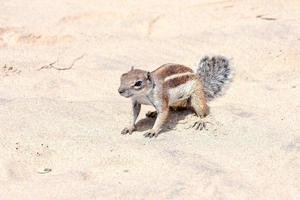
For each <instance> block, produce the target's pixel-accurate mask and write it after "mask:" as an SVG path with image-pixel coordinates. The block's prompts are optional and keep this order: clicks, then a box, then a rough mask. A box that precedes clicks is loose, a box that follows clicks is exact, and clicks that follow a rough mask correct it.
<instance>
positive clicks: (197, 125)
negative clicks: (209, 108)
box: [193, 121, 211, 131]
mask: <svg viewBox="0 0 300 200" xmlns="http://www.w3.org/2000/svg"><path fill="white" fill-rule="evenodd" d="M207 124H211V122H206V121H205V122H204V121H198V122H195V123H194V125H193V128H194V127H195V129H196V130H200V131H202V130H203V129H204V130H208V129H207Z"/></svg>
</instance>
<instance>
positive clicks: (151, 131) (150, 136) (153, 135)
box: [144, 129, 158, 138]
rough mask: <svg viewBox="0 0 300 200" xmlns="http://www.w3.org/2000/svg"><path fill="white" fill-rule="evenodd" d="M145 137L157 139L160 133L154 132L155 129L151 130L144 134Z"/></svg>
mask: <svg viewBox="0 0 300 200" xmlns="http://www.w3.org/2000/svg"><path fill="white" fill-rule="evenodd" d="M144 136H145V137H149V138H152V137H157V136H158V132H157V131H155V130H153V129H150V130H149V131H147V132H146V133H145V134H144Z"/></svg>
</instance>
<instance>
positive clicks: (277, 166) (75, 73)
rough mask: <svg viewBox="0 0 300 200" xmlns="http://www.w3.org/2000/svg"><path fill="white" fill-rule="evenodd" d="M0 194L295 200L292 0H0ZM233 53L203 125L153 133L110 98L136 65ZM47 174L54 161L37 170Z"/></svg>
mask: <svg viewBox="0 0 300 200" xmlns="http://www.w3.org/2000/svg"><path fill="white" fill-rule="evenodd" d="M0 10H1V12H0V199H1V200H14V199H18V200H19V199H22V200H23V199H24V200H27V199H28V200H33V199H34V200H35V199H38V200H41V199H43V200H44V199H46V200H50V199H51V200H53V199H55V200H56V199H57V200H69V199H70V200H71V199H72V200H77V199H85V200H86V199H130V200H132V199H147V200H148V199H201V200H202V199H230V200H232V199H238V200H241V199H284V200H286V199H289V200H298V199H300V123H299V121H300V115H299V112H300V101H299V99H300V91H299V89H300V66H299V65H300V2H299V1H298V0H288V1H286V0H272V1H269V0H253V1H250V0H249V1H246V0H245V1H237V0H224V1H222V0H220V1H218V0H215V1H209V0H199V1H196V0H186V1H181V0H173V1H172V3H170V1H162V0H154V1H146V0H140V1H134V0H131V1H117V0H112V1H104V0H98V1H96V0H86V1H83V0H81V1H79V0H51V1H46V0H45V1H39V0H30V1H29V0H10V1H4V0H2V1H0ZM206 54H209V55H210V54H221V55H225V56H227V57H228V58H230V59H231V62H232V65H233V66H234V68H235V78H234V81H233V82H232V84H231V85H230V87H229V88H228V90H227V91H226V93H225V95H224V96H222V97H220V98H218V99H216V100H214V101H212V102H210V103H209V105H210V107H211V115H210V116H209V117H208V120H210V121H211V122H213V125H212V126H211V127H210V129H209V131H201V132H199V131H194V130H192V129H186V127H188V126H190V125H191V124H192V123H193V120H195V116H194V115H193V114H192V113H189V112H182V113H171V115H170V118H169V123H168V124H167V125H166V130H165V131H164V132H163V133H162V134H161V135H160V136H159V137H158V138H156V139H148V138H144V137H143V132H144V131H145V130H146V129H148V128H149V127H151V126H152V125H153V120H151V119H146V118H145V113H146V112H147V111H148V110H153V108H151V107H143V108H142V113H141V115H140V118H139V122H138V125H139V131H138V132H136V133H135V134H133V135H130V136H129V135H126V136H123V135H121V134H120V131H121V130H122V129H123V128H124V127H125V126H126V125H127V124H128V122H129V119H130V102H129V100H128V99H125V98H122V97H121V96H119V95H118V93H117V88H118V86H119V76H120V74H122V73H123V72H126V71H127V70H129V68H130V66H132V65H134V66H136V67H139V68H143V69H147V70H153V69H155V68H157V67H158V66H160V65H161V64H164V63H167V62H173V63H181V64H185V65H187V66H190V67H193V68H195V63H196V62H198V60H199V59H200V58H201V57H202V56H204V55H206ZM45 168H49V169H51V171H50V172H48V173H43V170H44V169H45Z"/></svg>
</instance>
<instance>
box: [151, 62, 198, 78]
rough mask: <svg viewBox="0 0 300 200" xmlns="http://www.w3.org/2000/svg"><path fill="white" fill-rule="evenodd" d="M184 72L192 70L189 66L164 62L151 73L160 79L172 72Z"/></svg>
mask: <svg viewBox="0 0 300 200" xmlns="http://www.w3.org/2000/svg"><path fill="white" fill-rule="evenodd" d="M185 72H193V70H192V69H191V68H189V67H186V66H184V65H179V64H171V63H169V64H164V65H162V66H160V67H159V68H158V69H156V70H154V71H153V72H152V74H153V75H155V76H157V77H159V78H161V79H162V80H163V79H165V78H166V77H168V76H171V75H173V74H179V73H185Z"/></svg>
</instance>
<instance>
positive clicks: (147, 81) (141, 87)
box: [118, 68, 153, 98]
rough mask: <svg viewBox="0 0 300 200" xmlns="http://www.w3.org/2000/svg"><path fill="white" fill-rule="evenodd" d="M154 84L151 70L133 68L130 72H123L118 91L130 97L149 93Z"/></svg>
mask: <svg viewBox="0 0 300 200" xmlns="http://www.w3.org/2000/svg"><path fill="white" fill-rule="evenodd" d="M152 86H153V83H152V77H151V73H150V72H147V71H144V70H140V69H133V68H131V70H130V71H129V72H127V73H125V74H122V76H121V84H120V87H119V90H118V91H119V93H120V95H122V96H124V97H126V98H129V97H133V96H139V95H143V94H146V93H148V91H149V90H150V89H152Z"/></svg>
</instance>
